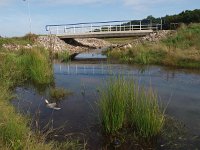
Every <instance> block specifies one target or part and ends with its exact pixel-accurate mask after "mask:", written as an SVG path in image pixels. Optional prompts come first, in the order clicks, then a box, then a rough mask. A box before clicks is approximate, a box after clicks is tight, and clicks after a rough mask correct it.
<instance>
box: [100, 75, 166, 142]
mask: <svg viewBox="0 0 200 150" xmlns="http://www.w3.org/2000/svg"><path fill="white" fill-rule="evenodd" d="M99 107H100V111H101V117H100V118H101V122H102V126H103V129H104V131H105V132H106V133H107V134H111V135H113V134H115V133H117V132H118V131H119V130H120V129H121V128H122V127H125V126H123V125H125V124H126V125H129V126H131V128H132V129H133V131H134V132H135V133H136V135H138V136H140V137H142V138H147V139H150V138H152V137H155V136H157V135H158V134H159V133H160V132H161V130H162V127H163V124H164V112H163V111H161V109H160V107H159V103H158V96H157V94H156V93H155V92H154V91H153V90H152V89H151V88H149V89H148V90H145V89H144V88H143V87H140V86H139V85H138V83H137V82H135V81H134V80H128V79H125V78H124V77H116V78H114V79H111V80H109V82H108V85H107V87H106V88H105V89H104V90H103V92H101V99H100V102H99Z"/></svg>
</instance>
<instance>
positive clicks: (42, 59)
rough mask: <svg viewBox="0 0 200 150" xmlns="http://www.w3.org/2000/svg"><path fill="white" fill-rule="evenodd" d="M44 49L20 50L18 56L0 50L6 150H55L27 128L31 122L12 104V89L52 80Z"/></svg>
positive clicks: (0, 123) (0, 118) (0, 133)
mask: <svg viewBox="0 0 200 150" xmlns="http://www.w3.org/2000/svg"><path fill="white" fill-rule="evenodd" d="M45 54H46V52H43V49H41V48H37V49H30V50H29V49H27V50H25V49H24V50H20V51H19V52H16V53H11V52H6V51H4V50H1V51H0V57H1V59H0V83H1V84H0V91H1V93H0V107H1V109H0V142H1V143H0V145H3V148H4V149H14V150H21V149H34V150H35V149H36V150H37V149H52V148H53V145H52V144H51V143H50V144H46V143H45V140H40V141H38V139H41V138H38V137H36V135H35V134H34V133H32V132H31V130H30V128H29V127H28V124H29V121H28V119H27V118H25V117H23V116H22V115H20V114H19V113H16V111H15V109H14V108H13V107H12V106H11V105H10V104H9V99H11V98H12V92H11V89H12V88H13V87H14V86H15V85H18V84H21V83H23V82H25V81H27V80H31V81H32V82H35V83H37V84H49V83H50V82H51V81H52V71H51V66H50V65H49V63H48V59H47V57H48V56H46V55H45ZM40 67H41V68H40Z"/></svg>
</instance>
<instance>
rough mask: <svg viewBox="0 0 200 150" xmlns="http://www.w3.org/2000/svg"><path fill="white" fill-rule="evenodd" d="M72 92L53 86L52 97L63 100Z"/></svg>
mask: <svg viewBox="0 0 200 150" xmlns="http://www.w3.org/2000/svg"><path fill="white" fill-rule="evenodd" d="M71 94H72V92H71V91H69V90H67V89H64V88H51V89H50V97H51V98H52V99H55V100H61V99H63V98H64V97H66V96H68V95H71Z"/></svg>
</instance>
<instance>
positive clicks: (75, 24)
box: [45, 19, 150, 31]
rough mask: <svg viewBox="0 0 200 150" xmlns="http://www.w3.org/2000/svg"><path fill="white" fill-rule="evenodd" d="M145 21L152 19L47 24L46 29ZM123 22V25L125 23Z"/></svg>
mask: <svg viewBox="0 0 200 150" xmlns="http://www.w3.org/2000/svg"><path fill="white" fill-rule="evenodd" d="M134 21H136V22H140V21H141V22H144V21H150V20H148V19H146V20H121V21H103V22H87V23H74V24H58V25H46V27H45V28H46V31H49V30H48V27H59V26H75V25H87V24H105V23H123V24H125V23H128V22H130V23H131V22H134ZM123 24H121V25H123Z"/></svg>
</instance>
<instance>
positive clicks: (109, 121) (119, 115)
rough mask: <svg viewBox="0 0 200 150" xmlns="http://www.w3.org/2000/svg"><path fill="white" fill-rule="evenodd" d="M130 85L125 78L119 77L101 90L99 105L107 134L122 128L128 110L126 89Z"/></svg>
mask: <svg viewBox="0 0 200 150" xmlns="http://www.w3.org/2000/svg"><path fill="white" fill-rule="evenodd" d="M127 90H128V85H127V84H126V82H125V80H124V79H123V78H121V77H118V78H117V79H116V80H115V79H111V80H110V81H109V82H108V84H107V87H106V89H105V90H103V91H102V92H101V100H100V102H99V107H100V111H101V122H102V126H103V129H104V131H105V132H106V133H107V134H115V133H116V132H117V131H118V130H119V129H120V128H122V126H123V124H124V120H125V112H126V95H125V94H124V93H126V91H127Z"/></svg>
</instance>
